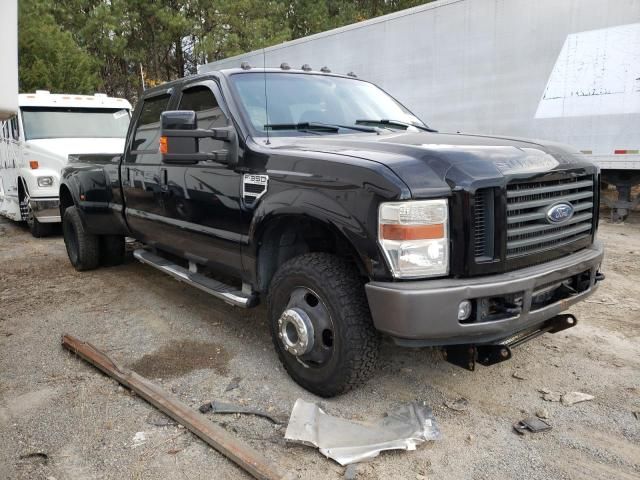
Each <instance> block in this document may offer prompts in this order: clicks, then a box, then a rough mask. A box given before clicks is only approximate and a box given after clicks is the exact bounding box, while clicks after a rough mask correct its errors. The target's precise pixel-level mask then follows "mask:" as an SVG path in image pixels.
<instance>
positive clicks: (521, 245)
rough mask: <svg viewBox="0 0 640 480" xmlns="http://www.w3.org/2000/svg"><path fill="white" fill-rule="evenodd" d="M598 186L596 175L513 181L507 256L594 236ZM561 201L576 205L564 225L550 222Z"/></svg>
mask: <svg viewBox="0 0 640 480" xmlns="http://www.w3.org/2000/svg"><path fill="white" fill-rule="evenodd" d="M594 188H595V182H594V178H593V176H592V175H582V176H577V177H569V178H563V179H560V180H544V181H538V182H528V183H514V184H509V185H508V186H507V251H506V257H507V259H509V258H514V257H519V256H523V255H531V254H534V253H538V252H541V251H544V250H548V249H551V248H556V247H559V246H564V245H568V244H571V243H573V242H575V241H577V240H580V239H582V238H584V237H587V236H589V235H591V231H592V228H593V210H594V202H593V199H594ZM560 202H566V203H570V204H571V205H572V206H573V212H574V213H573V216H572V217H571V218H570V219H569V220H567V221H565V222H563V223H560V224H554V223H550V222H549V221H548V220H547V212H548V210H549V209H550V208H551V207H552V206H553V205H555V204H558V203H560Z"/></svg>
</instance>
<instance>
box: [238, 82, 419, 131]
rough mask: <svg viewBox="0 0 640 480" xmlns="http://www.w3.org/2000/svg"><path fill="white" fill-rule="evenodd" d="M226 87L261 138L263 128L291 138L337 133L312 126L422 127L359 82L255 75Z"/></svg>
mask: <svg viewBox="0 0 640 480" xmlns="http://www.w3.org/2000/svg"><path fill="white" fill-rule="evenodd" d="M231 83H232V84H233V86H234V88H235V90H236V93H237V96H238V97H239V99H240V104H241V107H242V109H243V110H244V113H245V116H246V117H247V119H248V120H249V122H250V123H251V125H252V126H253V128H254V130H255V131H256V132H257V134H258V135H264V134H265V132H266V130H267V129H269V134H270V135H291V134H292V131H298V132H300V131H303V132H306V133H314V134H321V133H336V132H335V130H334V131H332V130H330V129H324V130H323V129H320V128H317V127H318V126H317V125H314V124H324V125H332V126H336V127H340V128H345V130H349V129H348V128H346V127H352V126H355V125H375V122H377V121H380V120H394V121H397V122H404V123H405V124H410V125H415V126H418V127H423V128H424V126H425V125H424V124H423V123H422V122H421V121H420V120H419V119H418V118H417V117H416V116H415V115H413V114H412V113H411V112H410V111H409V110H407V109H406V108H405V107H403V106H402V105H401V104H399V103H398V102H397V101H396V100H394V99H393V98H392V97H390V96H389V95H388V94H386V93H385V92H384V91H382V90H381V89H380V88H378V87H376V86H375V85H373V84H371V83H368V82H363V81H361V80H356V79H350V78H342V77H333V76H330V75H312V74H295V73H267V74H264V73H262V72H255V73H242V74H234V75H232V76H231ZM265 83H266V87H265ZM265 91H266V98H267V99H268V109H269V114H268V118H267V112H266V107H265V105H266V102H265ZM372 122H373V123H372ZM307 124H309V125H307ZM382 126H384V127H385V128H396V127H399V128H406V125H404V126H402V125H398V124H396V125H395V126H394V125H393V124H391V125H390V124H384V125H382ZM296 127H297V128H296ZM314 127H315V128H314ZM365 131H366V129H365ZM371 131H375V130H371Z"/></svg>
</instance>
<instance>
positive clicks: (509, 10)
mask: <svg viewBox="0 0 640 480" xmlns="http://www.w3.org/2000/svg"><path fill="white" fill-rule="evenodd" d="M242 62H248V64H250V65H253V66H259V67H262V66H263V65H266V66H273V67H277V66H279V65H280V64H281V63H283V62H286V63H288V64H289V65H291V67H293V68H300V66H301V65H303V64H309V65H311V66H312V67H313V68H314V69H315V70H319V69H320V68H322V67H324V66H327V67H328V68H330V69H331V70H333V71H334V72H341V73H347V72H351V71H353V72H355V73H356V74H357V75H358V76H359V77H360V78H364V79H366V80H370V81H372V82H374V83H376V84H378V85H380V86H382V87H383V88H385V89H386V90H387V91H388V92H389V93H391V94H392V95H393V96H395V97H396V98H398V100H400V101H401V102H402V103H404V104H405V105H411V108H412V109H413V111H414V113H416V114H417V115H418V116H419V117H420V118H421V119H422V120H423V121H425V122H427V124H429V125H430V126H433V127H434V128H436V129H438V130H441V131H445V132H446V131H449V132H452V131H453V132H457V131H461V132H464V133H473V132H477V133H486V134H492V135H509V136H520V137H528V138H541V139H546V140H552V141H558V142H562V143H568V144H571V145H573V146H575V147H577V148H578V149H579V150H581V151H582V152H583V153H584V154H585V155H587V156H589V157H590V158H591V159H592V160H593V161H594V162H595V163H596V164H598V165H599V166H600V167H601V169H602V176H603V180H604V181H606V182H609V183H612V184H614V185H616V186H617V187H618V192H619V200H618V202H617V203H616V205H615V206H616V209H615V213H616V216H618V217H624V216H625V215H626V214H627V211H628V209H629V208H631V207H632V206H633V204H634V203H635V204H637V202H638V200H637V199H636V200H635V202H632V199H631V186H632V185H634V184H638V183H640V0H620V1H615V2H614V1H608V2H607V1H602V0H577V1H576V0H537V1H535V2H532V1H531V0H509V1H505V0H440V1H437V2H432V3H428V4H426V5H423V6H419V7H415V8H411V9H408V10H403V11H400V12H396V13H393V14H390V15H386V16H382V17H378V18H374V19H371V20H368V21H364V22H360V23H356V24H353V25H348V26H346V27H343V28H338V29H335V30H331V31H328V32H323V33H319V34H317V35H312V36H309V37H305V38H301V39H298V40H295V41H291V42H287V43H283V44H280V45H276V46H273V47H270V48H266V49H264V50H259V51H254V52H250V53H247V54H244V55H239V56H237V57H233V58H228V59H225V60H221V61H218V62H214V63H209V64H207V65H203V66H201V67H200V69H199V71H200V72H207V71H211V70H219V69H223V68H233V67H238V66H240V65H241V64H242Z"/></svg>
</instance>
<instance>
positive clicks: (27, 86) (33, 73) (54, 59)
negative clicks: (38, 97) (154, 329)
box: [18, 0, 100, 93]
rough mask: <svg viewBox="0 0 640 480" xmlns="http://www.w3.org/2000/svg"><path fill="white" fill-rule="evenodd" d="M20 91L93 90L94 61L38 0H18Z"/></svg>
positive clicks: (95, 84)
mask: <svg viewBox="0 0 640 480" xmlns="http://www.w3.org/2000/svg"><path fill="white" fill-rule="evenodd" d="M19 8H20V10H19V17H18V18H19V30H18V35H19V63H20V65H19V72H20V90H21V91H23V92H32V91H34V90H36V89H47V90H52V91H55V92H73V93H93V92H95V91H96V90H97V89H98V87H99V86H100V78H99V77H98V75H97V71H96V66H97V62H96V61H95V59H94V58H93V57H92V56H91V55H89V54H88V53H87V52H86V51H84V50H83V49H82V48H80V47H79V46H78V45H77V44H76V43H75V41H74V40H73V37H72V35H71V33H70V32H68V31H65V30H63V29H61V28H60V26H59V25H57V23H56V22H55V20H54V18H53V16H52V15H51V14H50V13H49V12H48V10H47V9H46V8H45V2H42V1H39V0H21V1H20V2H19Z"/></svg>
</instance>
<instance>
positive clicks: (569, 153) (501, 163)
mask: <svg viewBox="0 0 640 480" xmlns="http://www.w3.org/2000/svg"><path fill="white" fill-rule="evenodd" d="M271 144H272V147H273V148H275V149H278V150H292V151H296V152H303V151H313V152H327V153H333V154H339V155H344V156H348V157H356V158H360V159H365V160H370V161H374V162H378V163H381V164H384V165H385V166H387V167H388V168H390V169H391V170H392V171H393V172H394V173H395V174H396V175H398V177H400V178H401V179H402V180H403V181H404V182H405V183H406V185H407V186H408V187H409V189H410V190H411V193H412V195H413V196H414V197H420V196H423V195H424V196H430V195H434V194H440V193H442V192H443V191H447V192H449V191H450V190H451V189H452V188H456V187H461V188H465V189H469V190H475V189H476V188H481V187H484V186H499V185H504V184H506V183H507V182H508V181H510V180H511V179H514V178H529V177H532V176H534V175H537V174H541V173H546V172H549V171H554V170H571V169H585V168H586V169H594V168H595V167H593V165H592V164H591V163H589V162H588V161H587V160H586V158H585V157H584V155H582V154H581V153H580V152H578V151H577V150H575V149H573V148H571V147H568V146H565V145H561V144H557V143H553V142H543V141H537V140H535V141H534V140H527V139H519V138H508V137H494V136H485V135H466V134H447V133H429V132H415V133H414V132H400V133H392V134H381V135H373V134H344V135H322V136H320V135H318V136H304V137H302V136H297V137H275V138H272V139H271ZM283 153H284V152H283Z"/></svg>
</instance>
